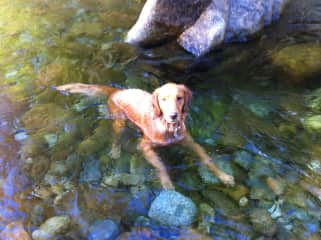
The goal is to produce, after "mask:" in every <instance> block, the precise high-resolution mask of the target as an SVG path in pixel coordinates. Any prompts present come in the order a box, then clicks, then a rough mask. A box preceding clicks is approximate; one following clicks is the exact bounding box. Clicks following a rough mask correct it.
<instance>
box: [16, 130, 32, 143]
mask: <svg viewBox="0 0 321 240" xmlns="http://www.w3.org/2000/svg"><path fill="white" fill-rule="evenodd" d="M28 137H29V136H28V134H27V133H26V132H25V131H19V132H17V133H16V134H15V135H14V139H15V140H16V141H18V142H20V141H23V140H25V139H27V138H28Z"/></svg>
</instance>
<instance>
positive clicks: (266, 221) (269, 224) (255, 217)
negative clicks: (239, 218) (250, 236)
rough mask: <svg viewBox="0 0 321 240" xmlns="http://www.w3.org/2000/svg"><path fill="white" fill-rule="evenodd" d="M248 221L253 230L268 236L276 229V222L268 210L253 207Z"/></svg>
mask: <svg viewBox="0 0 321 240" xmlns="http://www.w3.org/2000/svg"><path fill="white" fill-rule="evenodd" d="M250 221H251V223H252V225H253V228H254V230H255V231H257V232H258V233H260V234H263V235H265V236H268V237H272V236H273V235H274V234H275V232H276V229H277V225H276V223H275V222H274V221H273V219H272V218H271V216H270V214H269V212H268V211H266V210H264V209H259V208H256V209H253V210H251V213H250Z"/></svg>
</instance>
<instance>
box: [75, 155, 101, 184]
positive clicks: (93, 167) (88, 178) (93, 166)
mask: <svg viewBox="0 0 321 240" xmlns="http://www.w3.org/2000/svg"><path fill="white" fill-rule="evenodd" d="M100 179H101V172H100V161H99V160H96V159H93V158H88V159H86V161H85V162H84V163H83V170H82V171H81V172H80V179H79V181H80V182H85V183H98V182H99V181H100Z"/></svg>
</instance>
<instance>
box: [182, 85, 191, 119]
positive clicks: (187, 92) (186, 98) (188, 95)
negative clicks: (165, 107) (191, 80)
mask: <svg viewBox="0 0 321 240" xmlns="http://www.w3.org/2000/svg"><path fill="white" fill-rule="evenodd" d="M179 86H180V88H181V89H182V91H183V92H184V105H183V110H182V111H183V113H187V111H188V106H189V104H190V103H191V101H192V95H193V94H192V91H191V90H189V89H188V88H187V87H186V86H185V85H183V84H181V85H179Z"/></svg>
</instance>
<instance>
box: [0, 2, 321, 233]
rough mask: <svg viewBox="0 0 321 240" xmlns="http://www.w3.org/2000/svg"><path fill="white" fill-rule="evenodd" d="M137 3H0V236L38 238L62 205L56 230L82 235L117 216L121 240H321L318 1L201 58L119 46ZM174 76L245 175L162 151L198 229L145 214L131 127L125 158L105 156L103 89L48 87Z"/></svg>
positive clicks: (201, 136) (226, 164) (143, 180)
mask: <svg viewBox="0 0 321 240" xmlns="http://www.w3.org/2000/svg"><path fill="white" fill-rule="evenodd" d="M142 4H143V3H142V1H129V0H128V1H115V0H103V1H100V0H96V1H92V0H91V1H87V0H81V1H74V0H70V1H60V0H58V1H37V0H28V1H21V0H14V1H7V0H4V1H1V3H0V20H1V21H0V45H1V46H4V47H1V48H0V98H1V102H0V112H1V115H0V232H1V231H2V230H4V229H6V231H4V232H2V233H1V234H0V235H1V237H2V238H3V236H7V235H5V234H8V232H9V233H13V232H14V231H15V229H19V231H18V232H19V233H20V234H22V235H21V236H25V235H23V234H28V235H29V236H30V235H31V234H32V232H33V231H34V230H35V229H38V228H39V227H40V226H41V225H46V220H48V219H49V220H50V219H52V217H54V216H64V215H68V216H70V217H71V219H72V221H71V222H72V223H69V222H68V224H67V222H66V224H67V225H68V226H67V227H68V231H61V232H60V231H57V233H56V237H57V238H59V237H61V238H68V239H86V238H88V236H89V235H88V234H89V232H90V229H92V228H93V226H96V225H95V224H94V223H96V222H97V221H100V220H104V219H111V220H112V221H114V222H115V223H116V225H117V226H119V227H120V229H121V233H122V234H121V237H120V238H121V239H156V238H157V239H174V238H175V239H206V238H207V237H209V236H210V237H211V238H214V239H252V238H255V237H259V236H262V235H265V236H273V237H275V236H277V237H278V238H279V239H290V238H294V239H295V238H298V239H309V238H311V239H319V236H318V234H319V233H320V220H321V204H320V196H321V190H320V188H321V185H320V182H321V174H320V173H321V159H320V156H321V146H320V131H321V130H320V129H321V127H320V114H321V112H320V109H321V108H320V106H321V97H320V84H319V83H320V81H319V80H320V76H321V69H320V66H321V63H320V59H321V57H320V56H321V55H320V54H321V48H320V36H321V32H320V28H319V25H320V24H321V5H320V3H319V1H315V0H309V1H297V0H293V1H292V4H291V6H290V7H289V8H288V9H287V11H286V12H285V14H284V17H283V18H282V19H281V21H280V22H279V23H278V24H275V26H272V27H271V28H270V29H267V30H266V31H265V32H264V34H263V36H262V37H261V38H260V39H256V40H255V41H253V42H250V43H247V44H240V45H239V44H235V45H227V46H224V47H223V48H222V49H220V50H216V51H214V52H213V53H211V54H210V55H208V56H206V57H204V58H202V59H196V60H195V59H193V58H192V57H191V56H190V55H188V54H186V53H185V52H183V51H182V50H181V49H179V48H178V47H177V45H176V44H174V43H170V44H168V45H167V46H165V47H158V48H154V49H148V50H141V49H135V48H134V47H132V46H129V45H127V44H124V43H122V41H121V39H122V38H123V36H124V34H125V32H126V30H127V29H128V28H129V27H130V26H131V25H132V24H133V22H134V21H135V19H136V17H137V16H138V12H139V11H140V9H141V7H142ZM168 80H174V81H177V82H183V83H186V84H188V85H189V87H190V88H192V89H193V91H194V99H193V104H192V106H191V108H190V115H189V119H188V126H189V128H190V130H191V132H192V134H193V136H194V137H195V138H196V139H197V141H198V142H200V143H202V144H203V145H205V147H206V149H207V150H208V151H209V153H210V154H211V155H213V156H214V157H215V159H216V161H217V162H218V164H219V166H221V167H222V168H226V169H227V170H228V171H231V172H233V174H234V176H235V178H236V179H237V181H238V184H237V186H236V187H235V188H225V187H222V186H220V185H217V184H215V180H213V178H212V176H211V175H209V174H208V173H207V172H206V171H204V169H202V168H201V167H200V166H199V162H198V160H197V159H195V157H194V156H193V155H191V154H190V153H189V152H186V150H185V149H180V148H177V147H173V148H171V149H166V150H161V151H160V152H161V155H162V158H163V159H164V162H165V163H166V164H167V165H168V167H169V171H170V175H171V176H173V179H174V181H175V185H176V186H177V188H178V189H177V190H178V191H180V192H182V193H184V194H185V195H187V196H189V197H191V198H192V199H193V201H194V202H195V203H196V204H197V205H198V208H199V215H198V217H197V219H196V220H195V222H194V224H193V225H192V227H191V229H177V228H171V227H167V226H162V225H160V224H158V223H155V222H153V221H152V220H150V219H149V218H147V212H148V208H149V206H150V202H151V201H152V199H154V197H155V196H156V195H157V193H158V191H159V183H158V179H157V177H156V174H155V172H154V170H153V169H152V168H151V167H150V166H149V165H148V164H147V163H146V161H144V159H143V158H142V156H141V155H140V153H139V152H138V151H137V150H136V145H137V143H136V141H137V135H138V133H137V131H136V130H135V129H133V128H132V127H131V126H129V128H128V129H127V130H126V132H125V133H124V135H123V139H122V143H123V151H122V156H121V158H120V159H119V160H118V161H113V160H112V159H110V157H109V155H108V152H109V150H110V147H111V137H110V130H111V121H110V120H109V119H108V118H106V114H108V111H107V109H106V107H105V101H106V99H104V98H87V97H82V96H75V95H73V96H62V95H61V94H59V93H57V92H56V91H54V90H53V89H52V87H53V86H55V85H59V84H63V83H69V82H85V83H97V84H108V85H114V86H120V87H137V88H142V89H145V90H149V91H151V90H153V89H154V88H156V87H158V86H159V85H160V84H162V83H163V82H165V81H168ZM142 176H143V177H142ZM241 200H242V201H241ZM262 223H263V224H262ZM69 224H70V225H69ZM57 225H58V224H57ZM42 228H43V227H42ZM42 228H41V229H42ZM16 239H22V238H16Z"/></svg>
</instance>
